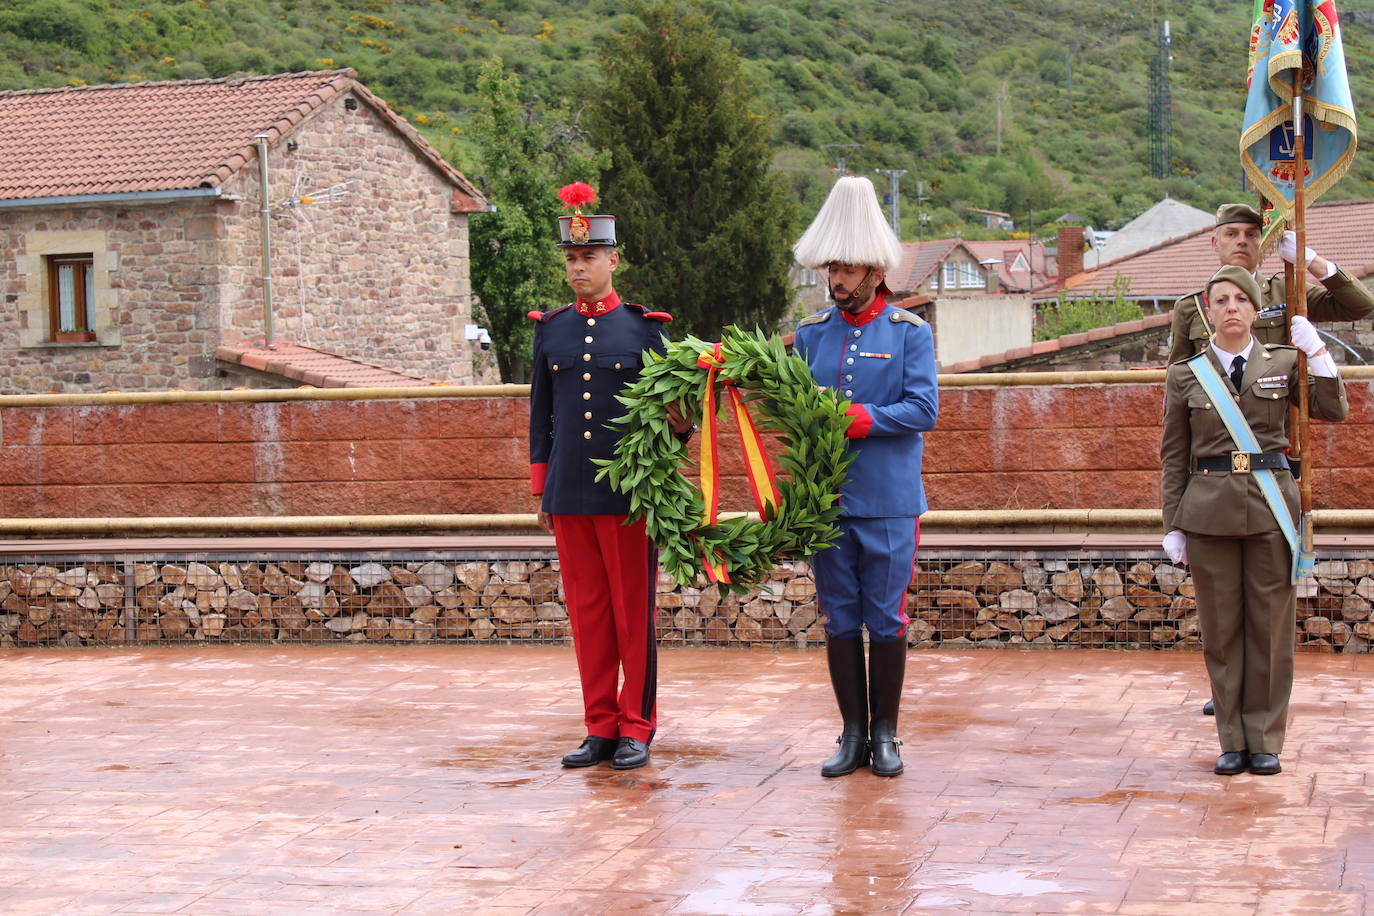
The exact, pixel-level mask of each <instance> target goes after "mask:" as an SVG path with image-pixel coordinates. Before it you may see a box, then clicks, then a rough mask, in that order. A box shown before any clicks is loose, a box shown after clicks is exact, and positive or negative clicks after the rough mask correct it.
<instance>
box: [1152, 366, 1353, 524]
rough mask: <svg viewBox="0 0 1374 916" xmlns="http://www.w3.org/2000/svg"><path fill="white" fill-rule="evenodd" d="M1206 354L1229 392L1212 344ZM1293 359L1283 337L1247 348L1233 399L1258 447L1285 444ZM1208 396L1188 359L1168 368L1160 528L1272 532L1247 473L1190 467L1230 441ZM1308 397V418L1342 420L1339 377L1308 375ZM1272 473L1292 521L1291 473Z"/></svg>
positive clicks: (1225, 451) (1293, 397) (1294, 490)
mask: <svg viewBox="0 0 1374 916" xmlns="http://www.w3.org/2000/svg"><path fill="white" fill-rule="evenodd" d="M1207 358H1208V359H1210V360H1211V361H1212V365H1213V366H1214V367H1215V368H1216V370H1217V372H1218V373H1219V374H1220V375H1221V377H1222V379H1223V380H1224V381H1225V383H1226V387H1227V388H1228V389H1229V390H1231V391H1233V392H1234V391H1235V389H1234V388H1233V387H1232V385H1231V380H1230V379H1229V378H1228V377H1227V375H1226V371H1225V370H1224V369H1223V368H1222V366H1221V364H1220V362H1219V361H1218V360H1217V358H1216V354H1215V353H1214V352H1212V351H1211V349H1210V348H1209V349H1208V351H1207ZM1297 362H1298V351H1297V349H1296V348H1294V347H1289V346H1285V345H1282V344H1260V343H1258V342H1257V343H1256V345H1255V347H1254V348H1253V349H1252V350H1251V351H1250V360H1249V363H1248V365H1246V367H1245V374H1244V376H1243V377H1242V379H1241V390H1240V393H1239V394H1240V397H1239V399H1238V400H1239V403H1240V408H1241V413H1242V414H1243V415H1244V416H1245V419H1246V422H1248V423H1249V424H1250V429H1251V430H1252V431H1253V432H1254V434H1255V438H1256V439H1258V440H1259V448H1260V451H1262V452H1281V451H1284V450H1286V449H1287V448H1288V446H1289V442H1288V432H1287V424H1288V405H1289V403H1295V402H1296V401H1297V398H1298V379H1297V376H1296V374H1295V372H1296V369H1297ZM1285 376H1286V378H1284V377H1285ZM1281 379H1282V381H1280V380H1281ZM1262 380H1263V382H1262ZM1270 386H1274V387H1270ZM1211 400H1212V399H1211V398H1209V397H1208V396H1207V393H1206V392H1205V391H1203V390H1202V384H1201V383H1200V382H1198V380H1197V379H1196V378H1195V377H1194V376H1193V371H1192V370H1191V369H1189V368H1188V365H1187V363H1186V362H1179V363H1174V364H1173V365H1172V366H1170V367H1169V370H1168V374H1167V375H1166V377H1165V382H1164V433H1163V437H1162V439H1161V441H1160V447H1159V457H1160V463H1161V464H1162V465H1163V467H1164V476H1163V482H1162V498H1163V504H1164V530H1165V531H1170V530H1173V529H1175V528H1180V529H1182V530H1184V531H1188V532H1192V533H1193V534H1209V535H1217V536H1222V537H1244V536H1247V535H1252V534H1260V533H1261V532H1265V531H1273V530H1275V529H1276V528H1278V523H1277V522H1275V521H1274V516H1273V513H1272V512H1270V511H1269V504H1268V503H1266V502H1265V501H1264V495H1263V494H1262V493H1261V492H1260V489H1259V484H1258V483H1257V482H1256V481H1255V477H1254V475H1253V474H1231V473H1229V472H1227V471H1220V472H1217V471H1212V472H1210V473H1207V474H1203V473H1197V474H1194V473H1192V459H1193V458H1209V457H1213V456H1219V455H1227V456H1229V455H1230V454H1231V452H1232V451H1234V450H1235V448H1236V446H1235V444H1234V443H1233V441H1232V439H1231V435H1230V433H1228V432H1227V431H1226V425H1225V424H1224V423H1223V422H1222V420H1221V417H1220V416H1219V415H1218V414H1217V412H1216V410H1215V409H1213V406H1212V403H1211ZM1308 403H1309V408H1308V409H1309V411H1310V412H1311V415H1312V417H1313V418H1314V419H1321V420H1344V419H1345V415H1346V412H1347V410H1348V405H1347V404H1346V401H1345V387H1344V385H1343V384H1342V382H1341V380H1340V379H1339V378H1312V379H1311V380H1310V383H1309V385H1308ZM1274 479H1275V480H1276V481H1278V484H1279V488H1280V489H1281V490H1282V491H1283V495H1284V500H1285V501H1286V502H1287V503H1288V508H1289V511H1290V512H1291V514H1292V516H1293V518H1294V519H1295V520H1296V519H1297V516H1298V487H1297V484H1296V483H1295V482H1294V480H1293V475H1292V474H1291V473H1289V472H1288V471H1286V470H1282V471H1275V472H1274Z"/></svg>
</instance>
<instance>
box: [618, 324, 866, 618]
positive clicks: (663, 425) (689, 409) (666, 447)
mask: <svg viewBox="0 0 1374 916" xmlns="http://www.w3.org/2000/svg"><path fill="white" fill-rule="evenodd" d="M721 343H722V346H723V351H724V364H723V365H722V366H721V367H720V368H719V369H718V371H717V379H718V381H728V382H732V383H734V384H735V385H736V386H737V387H738V388H739V390H740V391H741V392H742V394H743V396H744V400H745V403H746V404H748V405H749V406H750V409H751V412H752V413H753V415H754V417H755V423H756V425H757V426H758V428H759V429H760V430H762V431H771V432H774V433H777V434H778V442H779V443H780V444H781V445H782V446H783V448H784V449H785V450H786V451H785V453H784V454H782V455H781V456H780V457H778V458H777V463H778V466H779V468H780V470H781V471H783V472H785V476H784V475H783V474H780V475H779V477H778V479H777V481H776V485H777V488H778V492H779V496H780V499H779V501H778V504H777V506H776V507H774V509H773V510H772V511H769V512H768V513H767V514H766V516H765V517H764V518H762V519H761V520H756V519H754V518H751V517H749V516H735V517H722V518H721V519H720V521H719V524H717V525H715V526H713V527H708V526H706V525H705V524H704V519H703V500H702V493H701V488H700V486H699V485H698V484H697V483H695V482H693V481H692V480H690V479H688V478H687V477H686V476H685V475H684V474H683V473H682V470H681V468H682V466H683V465H684V464H689V463H691V462H690V459H689V458H688V456H687V446H686V444H685V443H683V442H680V441H679V440H678V439H677V437H676V436H674V435H673V432H672V429H671V428H670V426H669V424H668V419H667V416H666V415H665V413H664V405H665V404H670V403H673V402H677V403H678V404H680V405H681V406H682V409H683V413H685V414H686V415H687V416H688V417H689V418H690V419H692V420H693V421H694V422H700V421H701V419H702V418H701V417H700V413H701V410H702V397H703V394H704V393H705V389H706V384H707V371H706V370H705V369H703V368H700V367H699V366H698V365H697V360H698V358H699V357H700V356H701V354H702V353H703V352H704V351H710V350H711V349H712V348H713V347H714V344H711V343H707V342H705V341H702V340H698V339H697V338H695V337H687V338H685V339H683V340H680V341H675V342H673V343H671V344H669V346H668V348H667V351H666V352H665V353H664V354H662V355H660V354H658V353H655V352H652V351H648V352H646V353H645V355H644V360H645V363H644V369H643V371H642V372H641V373H640V376H639V379H638V380H637V381H636V382H634V383H633V384H632V385H630V386H629V387H628V388H626V390H625V391H624V392H623V393H622V394H621V395H620V396H619V399H620V402H621V403H622V404H624V405H625V407H626V408H627V409H628V413H627V414H626V415H625V416H623V417H618V418H616V420H615V421H614V422H615V423H617V424H619V425H621V426H623V427H624V431H623V433H622V435H621V437H620V441H619V443H618V444H617V446H616V456H615V457H614V458H608V459H597V460H596V463H597V464H598V465H600V466H601V470H600V471H599V472H598V474H597V479H598V480H602V479H607V480H609V481H610V484H611V486H612V487H613V488H615V489H616V490H619V491H620V492H621V493H624V494H627V495H628V496H629V497H630V518H631V519H633V520H636V521H637V520H639V519H641V518H642V519H645V523H646V527H647V532H648V536H649V539H650V540H652V541H653V542H654V543H655V544H657V545H658V548H659V551H660V555H659V558H660V562H661V563H662V566H663V569H664V570H665V571H666V572H667V573H668V574H669V575H670V576H672V577H673V579H674V581H676V582H677V583H678V584H680V585H695V584H696V583H697V582H699V581H700V579H701V577H702V576H703V575H704V574H705V563H704V559H703V553H706V554H710V555H713V556H718V557H723V558H724V559H725V560H726V561H727V563H728V568H729V573H730V580H731V581H730V582H729V583H728V584H727V583H723V582H722V583H719V586H720V589H721V594H722V595H725V594H729V593H736V594H742V593H744V592H748V591H749V590H751V589H752V588H754V587H756V586H757V585H759V584H760V583H762V582H763V581H765V580H766V579H767V578H768V576H769V575H770V574H771V572H772V570H773V566H774V563H775V561H776V560H778V559H781V558H789V557H790V558H797V559H800V558H803V557H808V556H810V555H811V554H813V553H815V552H816V551H818V550H821V549H823V548H825V547H828V546H830V544H831V542H832V541H833V540H834V539H835V538H836V537H838V536H839V533H840V532H839V529H837V528H836V527H835V524H834V523H835V520H836V519H837V518H838V517H839V515H840V505H839V492H840V486H841V484H843V483H844V479H845V473H846V471H847V469H848V467H849V463H850V462H851V461H852V460H853V455H852V454H851V453H850V451H849V449H848V447H847V440H846V439H845V434H844V433H845V430H846V429H847V428H848V426H849V423H850V422H851V421H850V419H849V417H848V416H846V414H845V410H846V409H847V408H848V406H849V404H848V402H847V401H843V400H840V399H839V398H838V397H837V396H836V394H835V393H834V392H833V391H831V390H829V389H824V388H820V387H818V386H817V385H816V382H815V381H814V380H813V379H812V377H811V371H810V369H809V368H808V367H807V365H806V361H805V360H803V359H802V358H801V357H799V356H796V355H792V354H788V353H787V352H786V350H785V349H784V347H783V343H782V340H781V338H779V337H778V336H777V335H773V336H772V337H768V336H766V335H764V334H763V333H762V332H760V331H753V332H748V331H741V330H740V329H738V328H735V327H728V328H726V329H725V331H724V332H723V334H722V338H721ZM727 401H728V398H725V397H721V398H719V403H720V405H721V409H722V410H723V408H724V404H725V403H726V402H727ZM721 438H722V440H723V439H724V437H723V436H722V437H721Z"/></svg>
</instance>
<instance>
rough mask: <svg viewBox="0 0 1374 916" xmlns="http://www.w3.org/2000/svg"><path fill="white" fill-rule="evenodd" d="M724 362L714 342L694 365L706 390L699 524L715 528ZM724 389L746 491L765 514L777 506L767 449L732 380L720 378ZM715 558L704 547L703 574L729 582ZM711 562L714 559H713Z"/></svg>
mask: <svg viewBox="0 0 1374 916" xmlns="http://www.w3.org/2000/svg"><path fill="white" fill-rule="evenodd" d="M724 365H725V350H724V348H723V347H722V346H721V345H720V344H716V345H715V347H713V348H712V349H710V350H707V351H704V352H703V353H702V354H701V356H700V357H699V358H698V359H697V366H699V367H700V368H702V369H705V370H707V372H706V390H705V391H704V392H703V393H702V396H701V416H702V434H701V495H702V499H703V501H704V503H705V505H704V507H703V508H704V511H703V513H702V524H703V525H705V526H707V527H712V528H714V527H715V525H716V521H717V518H718V517H719V514H720V454H719V435H718V433H717V430H716V372H717V371H718V370H719V369H720V368H721V367H722V366H724ZM722 381H724V384H725V390H726V391H728V392H729V393H730V403H731V408H732V409H733V410H734V414H735V425H736V426H737V427H738V428H739V439H740V448H741V450H742V451H743V453H744V473H745V477H746V478H747V479H748V481H749V490H750V492H751V493H753V495H754V506H755V507H756V508H757V509H758V512H759V515H761V516H765V517H766V516H767V509H768V508H773V507H776V506H777V504H778V500H779V498H780V497H779V494H778V488H777V486H776V485H775V484H774V483H773V479H774V474H773V467H772V464H771V463H770V462H769V460H768V452H767V451H766V450H764V447H763V439H762V437H761V436H760V435H759V431H758V427H757V426H755V425H754V418H753V416H752V415H751V414H750V413H749V407H748V405H747V404H745V402H744V396H743V395H742V394H741V393H740V390H739V388H738V387H737V386H736V385H735V383H734V382H731V381H727V380H722ZM713 553H714V554H715V555H714V557H713V556H711V555H710V554H708V553H707V552H706V551H705V550H704V549H703V551H702V561H703V562H704V563H705V566H706V577H707V578H708V579H710V580H711V581H712V582H726V583H728V582H729V581H730V572H729V568H728V563H727V562H726V559H725V557H724V556H722V555H721V554H720V553H719V552H713ZM713 561H714V562H713Z"/></svg>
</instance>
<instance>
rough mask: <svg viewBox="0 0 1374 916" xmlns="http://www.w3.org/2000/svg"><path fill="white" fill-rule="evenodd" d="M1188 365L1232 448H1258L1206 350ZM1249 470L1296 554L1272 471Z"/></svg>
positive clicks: (1289, 519)
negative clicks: (1231, 443)
mask: <svg viewBox="0 0 1374 916" xmlns="http://www.w3.org/2000/svg"><path fill="white" fill-rule="evenodd" d="M1188 368H1189V369H1191V370H1192V373H1193V376H1194V377H1195V378H1196V379H1197V380H1198V384H1200V385H1201V386H1202V390H1203V391H1205V392H1206V393H1207V396H1208V397H1209V398H1211V399H1212V408H1213V409H1214V410H1216V412H1217V416H1219V417H1221V422H1222V423H1224V424H1226V431H1227V432H1228V433H1230V434H1231V441H1232V442H1233V443H1234V444H1235V446H1236V450H1237V451H1241V452H1258V451H1259V440H1258V439H1256V438H1255V432H1254V430H1252V429H1251V428H1250V424H1249V423H1247V422H1245V415H1244V414H1243V413H1241V412H1240V408H1239V407H1238V406H1236V402H1235V400H1234V399H1233V398H1232V397H1231V392H1230V391H1229V390H1227V388H1226V383H1225V382H1223V381H1222V380H1221V376H1220V375H1219V374H1217V369H1216V366H1213V365H1212V361H1211V360H1210V359H1208V358H1207V351H1206V350H1204V351H1203V352H1201V353H1199V354H1198V355H1197V356H1194V357H1193V358H1192V359H1190V360H1188ZM1250 473H1251V474H1253V475H1254V478H1255V483H1257V484H1259V488H1260V492H1261V493H1263V494H1264V501H1265V502H1266V503H1268V504H1269V511H1270V512H1272V513H1273V514H1274V521H1276V522H1278V525H1279V530H1280V531H1282V532H1283V537H1284V540H1286V541H1287V542H1288V548H1289V550H1291V551H1292V552H1293V555H1294V556H1297V555H1298V552H1299V550H1298V529H1297V527H1296V526H1294V524H1293V517H1292V516H1291V515H1289V514H1288V505H1287V503H1285V502H1284V501H1283V493H1282V492H1281V491H1280V490H1279V482H1278V481H1277V480H1275V479H1274V472H1273V471H1271V470H1269V469H1267V468H1258V469H1256V470H1253V471H1251V472H1250Z"/></svg>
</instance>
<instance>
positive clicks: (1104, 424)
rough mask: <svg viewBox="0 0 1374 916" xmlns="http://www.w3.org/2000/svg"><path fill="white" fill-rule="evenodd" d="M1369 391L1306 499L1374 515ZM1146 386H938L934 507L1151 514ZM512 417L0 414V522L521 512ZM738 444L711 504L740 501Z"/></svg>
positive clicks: (415, 408)
mask: <svg viewBox="0 0 1374 916" xmlns="http://www.w3.org/2000/svg"><path fill="white" fill-rule="evenodd" d="M1370 388H1371V385H1370V383H1368V382H1352V383H1351V384H1350V385H1349V386H1348V389H1349V394H1350V404H1351V417H1350V420H1349V421H1347V422H1346V423H1344V424H1323V423H1316V424H1314V437H1313V438H1314V454H1315V458H1316V464H1317V466H1318V468H1319V470H1318V471H1317V473H1316V476H1315V478H1314V487H1315V502H1316V506H1317V507H1318V508H1357V509H1368V508H1374V450H1371V449H1370V448H1369V447H1368V443H1369V442H1370V441H1371V437H1372V436H1374V395H1372V394H1371V390H1370ZM1161 393H1162V389H1161V386H1159V385H1157V384H1119V385H1104V386H1058V387H1052V386H1046V387H1005V388H946V389H944V390H942V391H941V393H940V397H941V412H940V428H939V429H938V430H936V431H934V432H932V433H930V434H929V436H928V437H927V442H926V464H925V471H926V488H927V492H928V495H929V499H930V505H931V508H933V509H998V508H1023V509H1038V508H1154V507H1157V506H1158V505H1159V472H1158V443H1159V422H1160V416H1161ZM527 423H528V415H527V408H526V401H525V399H523V398H448V399H433V400H428V399H426V400H414V401H397V400H358V401H306V402H268V403H226V404H218V403H215V404H166V405H90V406H80V407H4V408H0V514H3V515H4V516H6V517H11V518H22V517H65V516H72V517H101V516H126V515H127V516H201V515H334V514H350V515H353V514H356V515H380V514H388V515H389V514H408V513H510V512H532V511H534V509H535V508H536V506H535V501H534V500H533V499H532V498H531V497H530V496H529V495H528V494H529V487H528V482H527V481H528V473H527V463H526V462H527V451H526V449H527V443H526V441H525V435H526V428H527ZM727 442H728V440H727ZM736 453H737V446H735V445H734V444H733V443H729V444H727V446H726V459H725V470H726V472H727V473H728V474H731V475H735V476H732V477H731V478H730V479H729V480H728V481H727V486H726V488H725V493H724V494H723V496H724V500H723V501H724V503H725V505H726V507H727V508H748V506H747V501H748V497H747V495H746V490H745V488H744V486H743V485H742V481H741V480H740V479H739V478H738V476H737V474H738V468H739V462H738V457H737V454H736ZM1337 464H1339V467H1337V466H1336V465H1337Z"/></svg>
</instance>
